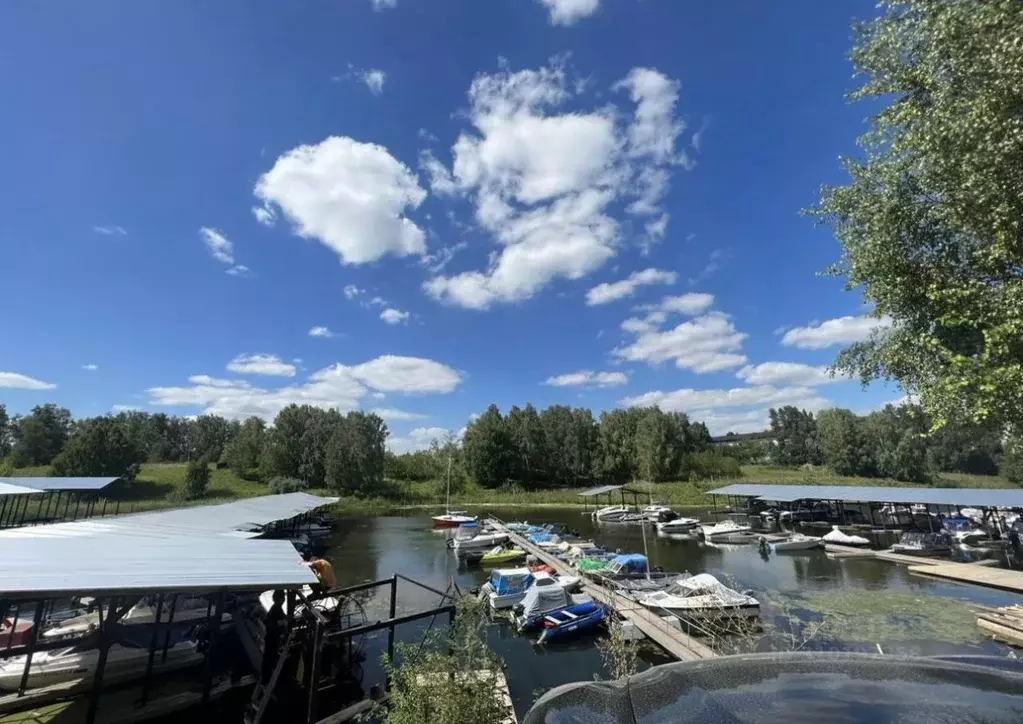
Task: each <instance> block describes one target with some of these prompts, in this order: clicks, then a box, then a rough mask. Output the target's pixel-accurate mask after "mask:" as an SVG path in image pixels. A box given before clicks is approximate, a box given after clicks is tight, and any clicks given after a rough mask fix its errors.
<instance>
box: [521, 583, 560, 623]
mask: <svg viewBox="0 0 1023 724" xmlns="http://www.w3.org/2000/svg"><path fill="white" fill-rule="evenodd" d="M571 605H572V597H571V596H570V595H569V593H568V591H566V590H565V589H564V588H562V587H561V586H530V587H529V590H527V591H526V597H525V598H523V599H522V615H523V616H524V617H525V618H529V617H530V616H536V615H538V614H541V613H546V612H548V611H555V610H557V609H559V608H565V607H566V606H571Z"/></svg>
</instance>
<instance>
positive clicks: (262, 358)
mask: <svg viewBox="0 0 1023 724" xmlns="http://www.w3.org/2000/svg"><path fill="white" fill-rule="evenodd" d="M227 371H228V372H234V373H236V374H240V375H270V376H274V377H294V376H295V365H293V364H290V363H288V362H283V361H282V360H281V359H280V357H278V356H277V355H275V354H249V355H245V354H241V355H238V356H237V357H235V358H234V359H233V360H231V361H230V362H228V363H227Z"/></svg>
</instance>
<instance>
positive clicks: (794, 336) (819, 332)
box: [781, 315, 891, 349]
mask: <svg viewBox="0 0 1023 724" xmlns="http://www.w3.org/2000/svg"><path fill="white" fill-rule="evenodd" d="M889 325H891V318H889V317H880V318H877V317H868V316H866V315H860V316H857V317H839V318H837V319H829V320H827V321H826V322H821V323H820V324H811V325H809V326H807V327H794V328H793V329H790V330H789V331H787V332H786V333H785V336H784V337H782V338H781V343H782V344H784V345H787V346H789V347H799V348H800V349H825V348H826V347H833V346H835V345H838V344H851V343H853V342H864V341H866V340H868V339H870V335H871V334H872V333H873V332H874V330H876V329H885V328H886V327H888V326H889Z"/></svg>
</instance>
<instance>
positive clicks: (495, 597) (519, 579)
mask: <svg viewBox="0 0 1023 724" xmlns="http://www.w3.org/2000/svg"><path fill="white" fill-rule="evenodd" d="M578 585H579V579H578V578H573V577H571V576H557V575H551V574H550V573H543V572H540V571H536V572H533V571H530V570H529V569H528V568H499V569H497V570H495V571H493V572H492V573H491V574H490V580H489V581H487V582H486V583H484V584H483V586H482V587H481V588H480V593H479V597H480V600H483V601H487V602H488V603H489V604H490V608H492V609H494V610H501V609H506V608H511V607H512V606H514V605H515V604H517V603H520V602H521V601H522V599H523V598H525V596H526V592H527V591H528V590H529V588H530V587H531V586H560V587H562V588H564V589H566V590H569V591H571V590H574V589H575V588H577V587H578Z"/></svg>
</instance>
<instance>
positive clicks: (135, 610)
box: [41, 595, 231, 641]
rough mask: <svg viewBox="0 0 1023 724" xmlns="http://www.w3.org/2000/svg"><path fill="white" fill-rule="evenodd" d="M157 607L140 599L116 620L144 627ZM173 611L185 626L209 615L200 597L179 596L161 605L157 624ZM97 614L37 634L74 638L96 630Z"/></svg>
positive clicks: (228, 617)
mask: <svg viewBox="0 0 1023 724" xmlns="http://www.w3.org/2000/svg"><path fill="white" fill-rule="evenodd" d="M156 609H157V606H156V605H155V604H153V603H150V602H149V599H147V598H142V599H140V600H139V602H138V603H136V604H135V605H134V606H132V607H131V608H129V609H128V611H127V613H125V614H124V615H123V616H122V617H121V618H120V619H119V623H121V624H147V623H153V622H154V621H156ZM172 609H173V611H174V621H175V622H180V623H187V622H189V621H196V620H197V619H202V618H206V616H207V615H208V614H209V612H210V602H209V599H208V598H205V597H203V596H184V595H183V596H180V597H179V598H178V600H177V601H176V602H174V601H173V600H172V599H171V597H167V598H166V599H164V600H163V601H162V603H161V609H160V620H161V621H163V622H166V621H167V620H168V619H169V618H170V613H171V610H172ZM222 620H223V621H225V622H227V621H230V620H231V614H230V613H225V614H224V615H223V619H222ZM99 621H100V614H99V611H93V612H92V613H83V614H81V615H79V616H75V617H73V618H67V619H64V620H62V621H55V622H53V623H51V624H50V625H49V626H47V627H46V628H44V629H43V630H42V632H41V636H42V638H43V639H46V640H49V641H58V640H60V639H65V638H77V637H79V636H82V635H84V634H87V633H89V632H90V631H94V630H96V629H98V628H99Z"/></svg>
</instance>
